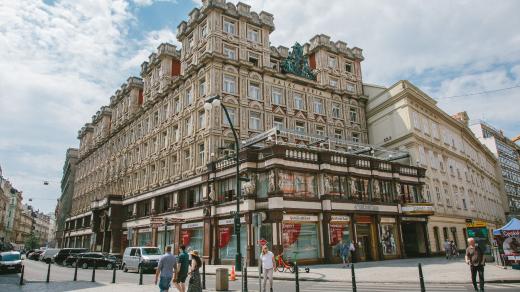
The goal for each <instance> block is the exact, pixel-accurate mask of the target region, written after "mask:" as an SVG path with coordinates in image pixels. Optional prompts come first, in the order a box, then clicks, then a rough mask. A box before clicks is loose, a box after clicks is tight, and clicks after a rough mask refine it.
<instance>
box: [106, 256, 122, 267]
mask: <svg viewBox="0 0 520 292" xmlns="http://www.w3.org/2000/svg"><path fill="white" fill-rule="evenodd" d="M109 257H111V258H113V259H114V260H115V262H116V268H117V269H119V270H121V267H122V266H123V256H122V255H120V254H118V253H111V254H109Z"/></svg>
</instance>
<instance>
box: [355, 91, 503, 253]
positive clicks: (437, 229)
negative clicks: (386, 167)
mask: <svg viewBox="0 0 520 292" xmlns="http://www.w3.org/2000/svg"><path fill="white" fill-rule="evenodd" d="M364 90H365V94H366V95H368V97H369V101H368V104H367V124H368V130H369V140H370V142H371V143H373V144H376V145H381V146H384V147H390V148H396V149H397V148H399V149H407V150H408V151H409V152H410V160H411V162H412V163H413V164H416V165H417V166H421V167H424V168H426V169H427V171H426V181H425V190H426V191H425V193H426V195H427V196H428V198H429V199H430V200H431V202H433V204H434V209H435V215H434V216H431V217H430V218H429V219H428V234H429V239H430V243H431V248H432V251H433V252H441V251H442V250H443V249H444V248H443V242H444V239H449V240H455V241H456V244H457V246H458V247H459V248H464V247H465V246H466V245H465V238H466V236H467V232H466V227H467V225H466V224H467V221H469V220H474V221H476V220H481V221H484V222H485V224H486V225H487V228H488V232H489V234H492V231H493V230H494V229H496V228H498V227H501V226H502V225H501V224H503V223H504V221H505V215H504V211H505V207H506V205H505V198H504V195H503V192H502V186H501V178H500V176H499V174H498V168H497V167H498V164H497V159H496V158H495V157H494V155H493V154H492V153H491V152H490V151H489V150H488V149H487V148H486V147H485V146H484V145H482V144H481V143H480V142H479V140H478V139H477V138H476V137H475V135H474V134H473V133H472V132H471V130H470V129H469V127H468V124H467V121H468V118H467V115H465V113H462V114H458V115H457V116H456V118H453V117H451V116H450V115H448V114H447V113H445V112H444V111H443V110H442V109H440V108H439V107H438V106H437V105H436V103H437V102H436V101H435V100H434V99H432V98H431V97H429V96H428V95H426V94H425V93H424V92H422V91H421V90H420V89H418V88H417V87H415V86H414V85H413V84H411V83H410V82H408V81H399V82H397V83H396V84H394V85H392V86H391V87H389V88H383V87H379V86H373V85H365V86H364Z"/></svg>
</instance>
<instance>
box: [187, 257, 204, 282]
mask: <svg viewBox="0 0 520 292" xmlns="http://www.w3.org/2000/svg"><path fill="white" fill-rule="evenodd" d="M190 255H191V265H190V272H189V273H188V274H189V275H190V282H189V283H188V284H189V285H188V292H202V284H201V282H200V272H199V269H200V267H201V266H202V261H201V260H200V256H199V251H198V250H193V251H191V253H190Z"/></svg>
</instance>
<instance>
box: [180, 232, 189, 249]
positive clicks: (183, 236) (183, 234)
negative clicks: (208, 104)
mask: <svg viewBox="0 0 520 292" xmlns="http://www.w3.org/2000/svg"><path fill="white" fill-rule="evenodd" d="M181 239H182V244H183V245H184V246H189V245H190V241H191V232H190V230H182V231H181Z"/></svg>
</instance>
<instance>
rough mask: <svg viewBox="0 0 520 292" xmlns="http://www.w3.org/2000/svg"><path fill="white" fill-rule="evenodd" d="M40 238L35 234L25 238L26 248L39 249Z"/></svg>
mask: <svg viewBox="0 0 520 292" xmlns="http://www.w3.org/2000/svg"><path fill="white" fill-rule="evenodd" d="M39 244H40V239H39V238H38V237H36V236H35V235H34V234H31V235H30V236H29V237H28V238H27V239H26V240H25V250H29V249H37V248H39V247H40V246H39Z"/></svg>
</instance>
